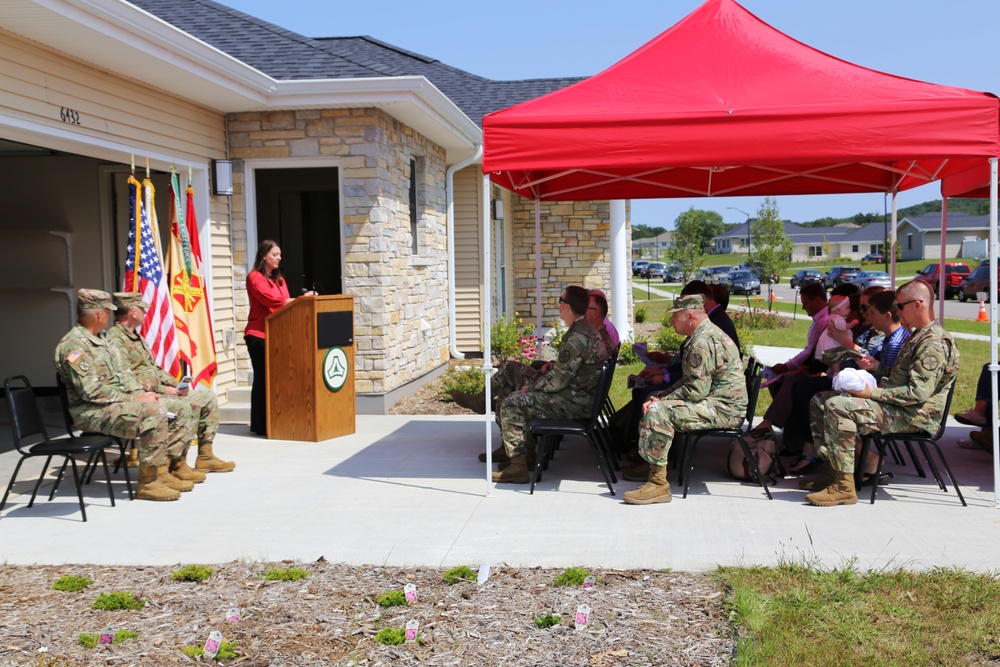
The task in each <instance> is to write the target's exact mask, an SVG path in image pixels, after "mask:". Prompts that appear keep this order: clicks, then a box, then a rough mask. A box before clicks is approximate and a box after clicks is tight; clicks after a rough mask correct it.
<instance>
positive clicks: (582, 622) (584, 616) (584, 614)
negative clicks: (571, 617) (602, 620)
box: [574, 604, 590, 630]
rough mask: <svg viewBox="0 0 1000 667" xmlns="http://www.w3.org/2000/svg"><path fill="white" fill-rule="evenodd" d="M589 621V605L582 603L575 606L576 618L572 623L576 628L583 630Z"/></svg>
mask: <svg viewBox="0 0 1000 667" xmlns="http://www.w3.org/2000/svg"><path fill="white" fill-rule="evenodd" d="M588 623H590V605H587V604H582V605H580V606H579V607H577V608H576V619H575V622H574V624H575V625H576V629H577V630H583V629H584V628H586V627H587V624H588Z"/></svg>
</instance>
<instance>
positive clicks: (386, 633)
mask: <svg viewBox="0 0 1000 667" xmlns="http://www.w3.org/2000/svg"><path fill="white" fill-rule="evenodd" d="M375 641H377V642H378V643H379V644H388V645H389V646H397V645H399V644H402V643H403V642H405V641H406V630H405V629H403V628H382V629H381V630H379V631H378V634H376V635H375Z"/></svg>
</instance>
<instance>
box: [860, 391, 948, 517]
mask: <svg viewBox="0 0 1000 667" xmlns="http://www.w3.org/2000/svg"><path fill="white" fill-rule="evenodd" d="M956 384H957V382H956V381H954V380H953V381H952V383H951V387H949V388H948V398H947V399H945V403H944V413H943V414H942V415H941V423H940V424H939V425H938V429H937V431H936V432H934V433H933V434H930V433H869V434H868V435H866V436H864V437H863V438H862V439H861V457H860V458H859V459H858V465H857V466H856V468H857V469H856V470H855V472H854V485H855V487H856V488H858V489H861V482H862V480H863V479H864V470H865V466H864V462H865V460H866V459H867V457H868V451H869V450H870V449H871V445H872V443H875V447H876V448H877V449H878V468H877V469H876V470H875V477H874V479H873V480H872V497H871V504H872V505H874V504H875V493H876V492H877V491H878V483H879V479H880V477H881V476H882V462H883V461H884V460H885V453H886V450H887V449H889V447H890V446H891V445H895V443H897V442H902V443H904V444H905V445H906V448H907V450H908V451H909V452H910V458H912V459H913V462H914V464H915V465H916V467H917V468H918V469H920V467H919V466H920V464H919V462H918V461H917V458H916V457H915V456H914V455H913V447H912V446H913V444H917V445H919V446H920V451H921V453H922V454H923V455H924V460H925V461H927V467H928V468H930V469H931V474H932V475H934V479H935V480H936V481H937V484H938V488H940V489H941V490H942V491H944V492H946V493H947V491H948V486H947V485H946V484H945V482H944V478H942V477H941V473H940V471H939V470H938V468H937V465H936V464H935V463H934V458H933V457H932V456H931V453H930V450H928V449H927V446H928V445H932V446H933V447H934V449H935V450H937V455H938V459H940V461H941V464H942V465H943V466H944V469H945V471H946V472H947V473H948V477H949V478H950V479H951V483H952V485H953V486H954V487H955V493H957V494H958V499H959V500H960V501H962V506H963V507H968V503H966V502H965V497H964V496H963V495H962V489H961V488H959V486H958V481H957V480H956V479H955V473H953V472H952V471H951V466H950V465H948V460H947V459H946V458H945V457H944V452H943V451H942V450H941V445H939V444H938V440H940V439H941V436H942V435H944V429H945V425H946V424H947V422H948V415H949V414H950V412H951V399H952V398H953V397H954V396H955V385H956ZM921 472H922V470H921Z"/></svg>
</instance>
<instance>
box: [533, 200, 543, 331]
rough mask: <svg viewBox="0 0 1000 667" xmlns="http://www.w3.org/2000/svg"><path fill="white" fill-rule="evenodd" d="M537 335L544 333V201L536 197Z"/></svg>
mask: <svg viewBox="0 0 1000 667" xmlns="http://www.w3.org/2000/svg"><path fill="white" fill-rule="evenodd" d="M535 335H536V336H541V335H542V202H541V201H540V200H538V199H535Z"/></svg>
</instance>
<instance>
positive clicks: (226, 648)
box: [181, 642, 236, 661]
mask: <svg viewBox="0 0 1000 667" xmlns="http://www.w3.org/2000/svg"><path fill="white" fill-rule="evenodd" d="M181 651H183V652H184V654H185V655H186V656H187V657H189V658H194V659H195V660H197V659H198V658H200V657H201V656H203V655H205V649H204V648H203V647H201V646H195V645H193V644H188V645H187V646H182V647H181ZM235 657H236V642H222V643H221V644H219V652H218V653H216V654H215V660H220V661H221V660H232V659H233V658H235Z"/></svg>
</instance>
